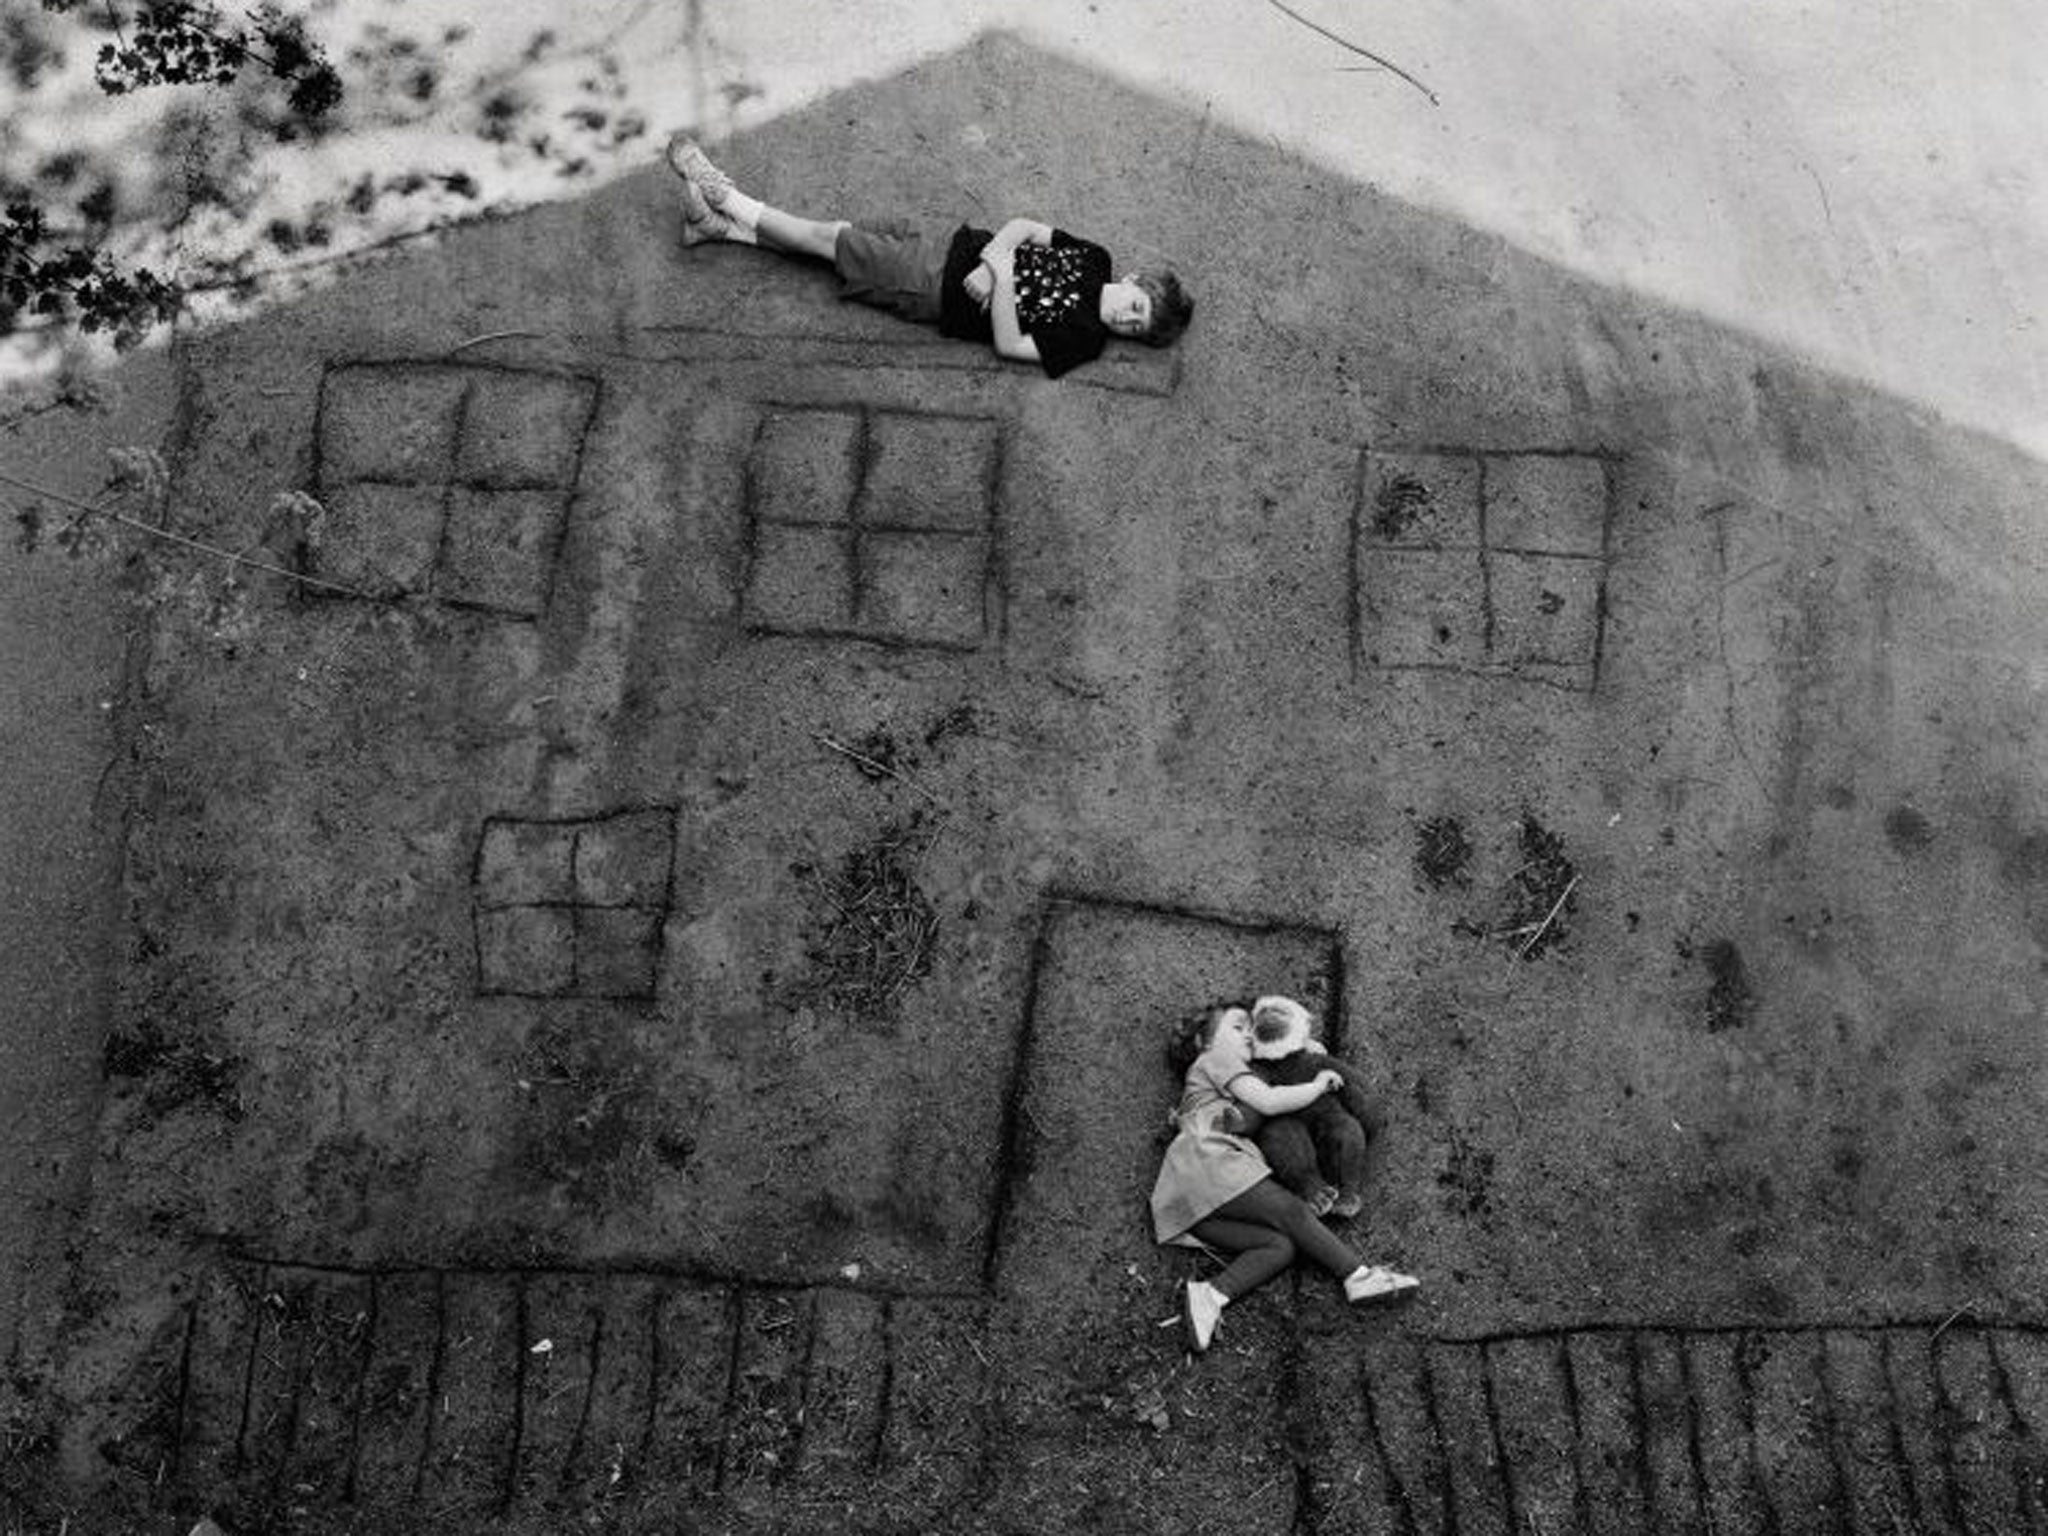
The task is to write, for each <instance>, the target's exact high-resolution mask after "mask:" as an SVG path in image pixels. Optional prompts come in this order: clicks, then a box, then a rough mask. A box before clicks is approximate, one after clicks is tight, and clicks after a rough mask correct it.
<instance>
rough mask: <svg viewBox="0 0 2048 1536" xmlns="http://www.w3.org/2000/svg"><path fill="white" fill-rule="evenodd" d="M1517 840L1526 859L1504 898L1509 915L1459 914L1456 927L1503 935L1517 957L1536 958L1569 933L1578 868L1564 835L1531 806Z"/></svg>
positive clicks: (1479, 935)
mask: <svg viewBox="0 0 2048 1536" xmlns="http://www.w3.org/2000/svg"><path fill="white" fill-rule="evenodd" d="M1518 843H1519V847H1520V852H1521V857H1522V862H1521V865H1520V866H1519V867H1518V868H1517V869H1516V870H1515V872H1514V874H1513V875H1511V876H1509V878H1508V885H1507V889H1506V891H1505V892H1504V893H1503V894H1502V897H1501V902H1500V904H1501V907H1502V908H1503V909H1504V910H1505V914H1506V915H1505V916H1503V917H1502V918H1500V919H1499V920H1498V921H1495V922H1479V921H1473V920H1470V919H1460V920H1459V921H1458V922H1455V923H1453V924H1452V925H1451V931H1452V932H1454V933H1461V934H1464V935H1466V936H1467V937H1469V938H1475V939H1500V940H1503V941H1505V943H1506V944H1507V946H1508V948H1509V949H1511V950H1513V951H1514V955H1515V958H1516V959H1517V960H1535V959H1538V958H1540V957H1541V956H1542V955H1543V954H1544V953H1545V952H1546V951H1548V950H1549V949H1551V948H1553V947H1554V946H1556V945H1559V944H1562V943H1563V942H1564V941H1565V940H1566V939H1567V938H1569V937H1570V932H1571V930H1570V918H1571V914H1572V913H1573V912H1574V911H1575V910H1577V907H1576V895H1575V893H1576V892H1577V890H1578V885H1579V870H1578V866H1577V865H1576V864H1574V863H1572V861H1571V859H1570V858H1569V857H1567V856H1566V854H1565V851H1564V839H1563V838H1562V837H1561V836H1559V835H1558V834H1557V833H1555V832H1552V831H1551V830H1549V828H1547V827H1545V826H1544V825H1543V823H1542V822H1540V821H1538V820H1537V819H1536V818H1535V817H1534V816H1532V815H1530V814H1529V813H1528V812H1526V811H1525V812H1523V813H1522V822H1521V829H1520V833H1519V835H1518Z"/></svg>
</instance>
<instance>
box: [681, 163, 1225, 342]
mask: <svg viewBox="0 0 2048 1536" xmlns="http://www.w3.org/2000/svg"><path fill="white" fill-rule="evenodd" d="M668 163H669V168H670V169H671V170H673V171H674V172H675V173H676V175H678V176H679V177H681V178H682V183H683V243H684V244H685V245H697V244H700V243H701V242H703V241H706V240H732V241H738V242H740V243H742V244H747V245H761V246H765V247H767V248H768V249H770V250H776V251H785V252H789V253H792V254H795V255H800V256H812V257H816V258H818V259H820V260H823V261H829V262H831V263H832V265H833V267H834V269H835V270H837V272H838V273H839V282H840V297H841V298H847V299H858V300H860V301H861V302H862V303H864V304H871V305H874V306H875V307H877V308H880V309H886V310H888V311H890V312H891V313H892V314H896V315H901V316H902V317H903V318H904V319H906V320H914V321H917V322H919V323H920V324H925V325H935V326H937V327H938V328H939V331H940V332H941V333H942V334H943V335H947V336H955V337H959V338H960V339H962V340H966V341H977V342H981V343H984V344H986V345H988V346H991V347H993V348H994V349H995V351H996V353H997V355H998V356H1000V357H1005V358H1009V359H1011V360H1013V361H1016V362H1027V363H1037V364H1038V365H1039V366H1040V367H1042V368H1044V370H1045V372H1046V375H1047V377H1049V378H1055V379H1056V378H1058V377H1059V376H1060V375H1061V374H1063V373H1066V372H1067V371H1068V370H1069V369H1072V368H1077V367H1079V366H1080V365H1081V364H1082V363H1085V362H1088V361H1090V360H1091V359H1093V358H1096V357H1099V356H1101V354H1102V349H1103V346H1104V345H1105V343H1107V341H1108V340H1109V338H1110V337H1111V336H1113V335H1114V336H1124V337H1129V338H1130V339H1132V340H1135V341H1144V342H1148V343H1150V344H1151V345H1153V346H1155V347H1163V346H1167V345H1170V344H1171V343H1172V342H1173V341H1174V340H1175V339H1177V338H1178V337H1179V335H1180V333H1181V331H1182V330H1183V329H1185V328H1186V326H1187V323H1188V317H1189V316H1190V315H1191V314H1192V313H1193V312H1194V301H1193V300H1192V299H1190V298H1189V297H1188V296H1187V294H1186V293H1185V292H1184V291H1183V290H1182V288H1181V285H1180V280H1179V279H1178V278H1177V277H1175V276H1174V275H1173V273H1171V272H1159V273H1143V274H1134V275H1132V276H1129V277H1125V278H1121V279H1116V278H1113V277H1112V274H1111V267H1110V258H1109V252H1107V251H1105V250H1104V249H1103V248H1102V247H1101V246H1099V245H1096V244H1095V243H1094V242H1093V241H1089V240H1082V239H1079V238H1077V237H1075V236H1073V235H1070V234H1068V233H1067V232H1066V231H1065V230H1061V229H1054V228H1052V227H1051V226H1050V225H1046V224H1041V223H1039V222H1038V221H1037V220H1035V219H1012V220H1010V221H1009V222H1008V223H1007V224H1005V225H1004V226H1003V227H1002V228H1001V229H1000V230H997V231H996V232H995V233H994V234H990V233H989V231H987V230H985V229H976V228H974V227H972V226H971V225H966V224H963V225H961V226H960V227H959V228H958V229H957V230H955V231H953V233H952V235H951V237H950V238H947V239H938V238H934V237H932V236H930V235H926V234H921V233H919V232H917V231H915V230H913V229H911V228H910V227H909V226H907V225H902V224H893V225H888V226H877V227H862V226H859V225H855V224H851V223H848V222H847V221H846V220H844V219H808V218H802V217H799V216H798V215H796V214H791V213H785V212H783V211H782V210H781V209H779V208H770V207H768V206H767V205H766V204H764V203H762V202H761V201H760V200H759V199H757V198H752V197H748V196H747V195H746V194H745V193H743V192H741V191H740V190H739V189H738V188H737V187H735V186H734V185H733V184H732V178H731V177H729V176H727V175H726V174H725V173H724V172H723V171H721V170H719V169H718V167H717V166H715V165H713V164H712V163H711V162H710V160H708V159H707V158H706V157H705V155H704V151H703V150H701V149H699V148H698V147H697V146H696V144H694V143H692V142H691V141H690V140H689V139H687V138H682V137H677V138H675V139H672V140H670V142H669V146H668Z"/></svg>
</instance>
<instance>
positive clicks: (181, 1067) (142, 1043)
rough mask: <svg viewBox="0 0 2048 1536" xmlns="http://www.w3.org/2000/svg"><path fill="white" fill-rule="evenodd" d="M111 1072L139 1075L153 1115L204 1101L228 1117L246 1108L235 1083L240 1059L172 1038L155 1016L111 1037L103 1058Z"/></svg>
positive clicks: (198, 1043)
mask: <svg viewBox="0 0 2048 1536" xmlns="http://www.w3.org/2000/svg"><path fill="white" fill-rule="evenodd" d="M102 1061H103V1064H104V1066H105V1068H106V1074H107V1076H108V1077H127V1078H134V1079H136V1080H137V1081H138V1082H139V1083H140V1084H141V1086H142V1090H143V1106H144V1108H145V1109H146V1110H147V1111H148V1112H149V1113H150V1114H151V1115H153V1116H161V1115H167V1114H169V1113H171V1112H172V1111H173V1110H176V1109H181V1108H183V1107H184V1106H186V1105H188V1104H199V1105H203V1106H206V1107H208V1108H210V1109H212V1110H214V1111H215V1112H216V1113H218V1114H220V1115H222V1116H224V1117H225V1118H226V1119H229V1120H240V1119H241V1118H242V1116H243V1115H244V1114H245V1113H246V1112H247V1109H246V1106H245V1105H244V1104H243V1102H242V1095H241V1090H240V1088H239V1087H238V1086H237V1085H238V1084H239V1082H240V1080H241V1075H242V1059H241V1058H240V1057H239V1056H236V1055H234V1054H233V1053H232V1052H228V1051H216V1050H209V1049H207V1046H206V1044H205V1043H204V1042H201V1041H196V1040H190V1039H174V1038H172V1037H171V1036H169V1035H168V1034H166V1033H165V1030H164V1027H163V1024H162V1023H161V1022H160V1021H159V1020H157V1019H155V1018H144V1019H140V1020H138V1021H135V1022H134V1023H133V1024H132V1025H131V1026H130V1027H128V1028H125V1029H117V1030H115V1031H114V1032H113V1033H112V1034H110V1035H108V1037H107V1044H106V1050H105V1053H104V1055H103V1057H102Z"/></svg>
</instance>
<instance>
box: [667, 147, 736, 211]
mask: <svg viewBox="0 0 2048 1536" xmlns="http://www.w3.org/2000/svg"><path fill="white" fill-rule="evenodd" d="M668 168H669V169H670V170H672V171H674V172H675V173H676V174H677V175H678V176H680V177H682V178H683V180H684V181H686V182H688V183H689V184H690V185H691V186H693V187H695V188H696V189H697V190H698V191H699V192H701V193H702V194H703V196H704V201H705V202H707V203H709V204H710V205H711V206H712V207H713V208H718V207H721V206H723V205H724V203H725V194H726V193H728V192H730V191H731V190H732V178H731V177H730V176H728V175H726V174H725V172H723V171H721V170H720V169H719V168H718V167H717V166H715V165H713V164H712V163H711V161H710V158H709V157H708V156H706V155H705V153H704V151H703V150H701V149H699V148H698V147H697V141H696V140H695V139H693V138H691V137H690V136H689V135H688V134H683V133H679V134H677V135H675V137H673V138H671V139H670V140H669V141H668Z"/></svg>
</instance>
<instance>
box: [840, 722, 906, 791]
mask: <svg viewBox="0 0 2048 1536" xmlns="http://www.w3.org/2000/svg"><path fill="white" fill-rule="evenodd" d="M852 747H853V750H854V751H855V752H857V753H859V754H860V756H859V757H855V758H849V759H848V761H850V762H851V763H852V764H853V766H854V767H855V768H856V769H858V770H859V771H860V776H861V777H862V778H864V779H867V780H870V781H872V782H879V781H881V780H884V779H890V778H894V777H896V776H897V775H898V774H901V773H903V772H904V771H905V770H906V768H907V767H908V766H909V764H908V762H907V760H906V758H905V755H904V751H903V746H902V744H901V743H900V742H898V741H897V740H896V738H895V737H894V736H892V735H890V734H889V732H888V730H887V728H885V727H883V726H876V727H875V728H874V729H873V730H872V731H869V732H868V733H867V735H865V736H862V737H860V738H859V739H858V740H856V741H854V742H853V743H852Z"/></svg>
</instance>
